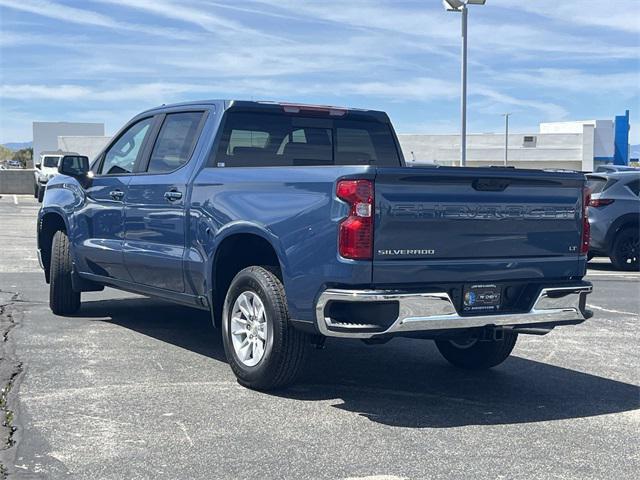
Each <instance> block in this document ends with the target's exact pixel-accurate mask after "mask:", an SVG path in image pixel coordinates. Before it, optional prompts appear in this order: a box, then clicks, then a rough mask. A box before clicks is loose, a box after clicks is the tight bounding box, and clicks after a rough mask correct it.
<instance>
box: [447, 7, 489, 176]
mask: <svg viewBox="0 0 640 480" xmlns="http://www.w3.org/2000/svg"><path fill="white" fill-rule="evenodd" d="M486 1H487V0H442V5H444V8H445V10H447V11H448V12H460V13H462V92H461V96H462V99H461V102H460V104H461V105H460V107H461V108H460V110H461V111H460V117H461V122H462V125H461V128H460V166H461V167H464V166H465V165H466V164H467V12H468V10H467V5H484V4H485V3H486Z"/></svg>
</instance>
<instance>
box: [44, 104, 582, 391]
mask: <svg viewBox="0 0 640 480" xmlns="http://www.w3.org/2000/svg"><path fill="white" fill-rule="evenodd" d="M59 169H60V173H61V175H58V176H56V177H54V178H53V179H52V180H51V181H50V182H49V183H48V185H47V188H46V193H45V196H44V202H43V206H42V209H41V210H40V213H39V216H38V227H37V229H38V232H37V235H38V252H39V257H40V259H41V264H42V266H43V268H44V273H45V278H46V281H47V282H48V283H49V284H50V306H51V309H52V311H53V312H54V313H55V314H57V315H69V314H73V313H75V312H76V311H77V310H78V309H79V308H80V306H81V292H86V291H97V290H101V289H103V288H104V287H105V286H108V287H113V288H117V289H121V290H126V291H130V292H135V293H139V294H143V295H148V296H153V297H158V298H162V299H164V300H168V301H172V302H176V303H180V304H183V305H187V306H190V307H194V308H198V309H203V310H207V311H210V312H211V316H212V321H213V323H214V325H215V326H216V327H218V328H220V330H221V332H222V336H223V343H224V348H225V352H226V355H227V358H228V361H229V364H230V366H231V368H232V369H233V372H234V373H235V375H236V377H237V378H238V380H239V382H240V383H241V384H243V385H245V386H248V387H250V388H255V389H263V390H267V389H272V388H276V387H282V386H284V385H287V384H289V383H291V382H292V381H294V380H295V378H296V375H297V374H298V373H299V371H300V370H301V367H302V365H303V362H304V359H305V355H306V352H307V351H308V349H309V347H310V345H316V346H317V345H321V344H322V343H323V341H324V339H326V337H340V338H357V339H362V340H363V341H365V342H367V343H370V344H375V343H382V342H385V341H388V340H389V339H391V338H393V337H395V336H408V337H414V338H423V339H431V340H435V342H436V345H437V347H438V349H439V351H440V352H441V353H442V355H443V356H444V357H445V358H446V359H447V360H448V361H449V362H451V363H452V364H454V365H456V366H458V367H462V368H469V369H482V368H489V367H493V366H495V365H498V364H499V363H501V362H503V361H504V360H505V359H506V358H507V357H508V356H509V354H510V353H511V351H512V349H513V347H514V345H515V342H516V339H517V337H518V334H523V333H528V334H544V333H547V332H549V331H550V330H551V329H553V328H554V327H556V326H560V325H574V324H578V323H580V322H583V321H585V320H586V319H587V318H589V317H590V316H591V312H590V311H588V310H587V309H586V304H585V302H586V296H587V294H589V293H590V292H591V288H592V287H591V284H589V283H588V282H585V281H583V280H582V278H583V276H584V275H585V271H586V261H587V252H588V248H589V229H588V227H589V223H588V219H587V210H586V205H587V204H588V192H587V190H586V189H585V178H584V176H583V175H582V174H580V173H575V172H558V171H540V170H516V169H508V168H453V167H413V168H409V167H406V166H405V163H404V159H403V157H402V153H401V150H400V148H399V144H398V140H397V137H396V135H395V133H394V130H393V128H392V126H391V122H390V121H389V118H388V117H387V115H386V114H385V113H383V112H379V111H372V110H359V109H344V108H337V107H324V106H311V105H298V104H289V103H273V102H247V101H223V100H221V101H202V102H195V103H184V104H178V105H169V106H165V105H163V106H162V107H159V108H156V109H152V110H148V111H146V112H143V113H141V114H140V115H138V116H136V117H135V118H133V119H132V120H131V121H130V122H129V123H128V124H127V125H125V127H124V128H123V129H122V130H121V131H120V132H119V133H118V134H117V135H115V137H114V138H113V140H112V141H111V143H110V144H109V145H107V147H106V148H105V149H104V151H103V152H102V153H101V154H100V155H98V156H97V157H96V159H95V160H94V161H93V163H92V164H91V165H89V160H88V159H87V157H82V156H78V155H75V156H74V155H69V156H66V157H64V158H63V160H62V161H61V164H60V167H59Z"/></svg>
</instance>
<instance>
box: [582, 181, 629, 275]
mask: <svg viewBox="0 0 640 480" xmlns="http://www.w3.org/2000/svg"><path fill="white" fill-rule="evenodd" d="M587 181H588V183H587V185H588V186H589V188H590V190H591V201H590V203H589V224H590V225H591V243H590V247H589V255H590V256H596V255H603V256H607V257H609V258H611V263H613V266H614V267H616V268H617V269H619V270H636V271H637V270H640V262H639V256H640V172H617V173H593V174H588V175H587Z"/></svg>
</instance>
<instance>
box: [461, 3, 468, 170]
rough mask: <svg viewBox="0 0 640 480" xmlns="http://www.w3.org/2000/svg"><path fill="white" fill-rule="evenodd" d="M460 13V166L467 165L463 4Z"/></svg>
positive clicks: (465, 25) (465, 42)
mask: <svg viewBox="0 0 640 480" xmlns="http://www.w3.org/2000/svg"><path fill="white" fill-rule="evenodd" d="M461 11H462V69H461V70H462V82H461V83H462V94H461V95H462V100H461V102H460V109H461V112H460V118H461V121H462V125H461V128H460V166H461V167H464V166H466V165H467V12H468V9H467V5H466V4H463V5H462V7H461Z"/></svg>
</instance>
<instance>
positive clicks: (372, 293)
mask: <svg viewBox="0 0 640 480" xmlns="http://www.w3.org/2000/svg"><path fill="white" fill-rule="evenodd" d="M591 291H592V287H591V285H585V284H581V285H578V286H563V287H549V288H543V289H542V290H541V291H540V294H539V295H538V297H537V299H536V301H535V302H534V303H533V308H532V309H531V310H530V311H528V312H526V313H517V314H492V315H474V316H461V315H459V314H458V312H457V310H456V308H455V306H454V304H453V301H452V300H451V297H449V294H448V293H444V292H441V293H403V292H398V291H388V290H340V289H329V290H325V291H324V292H323V293H322V294H321V295H320V298H319V299H318V303H317V304H316V322H317V326H318V329H319V330H320V332H321V333H322V334H323V335H326V336H329V337H346V338H373V337H378V336H381V335H388V334H398V333H403V332H422V331H433V330H449V329H465V328H476V327H486V326H502V327H511V326H518V325H532V324H550V323H556V322H567V321H583V320H586V319H587V318H589V316H588V314H587V312H586V310H585V309H584V305H585V297H586V295H588V294H589V293H591ZM332 301H340V302H393V301H397V302H398V306H399V313H398V318H397V319H396V320H395V321H394V322H393V323H392V324H391V326H390V327H389V328H387V329H386V330H384V331H372V330H373V329H375V328H379V326H378V325H363V324H353V323H338V322H335V321H333V320H332V319H331V318H329V317H327V316H326V315H325V308H326V307H327V305H328V304H329V303H330V302H332Z"/></svg>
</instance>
